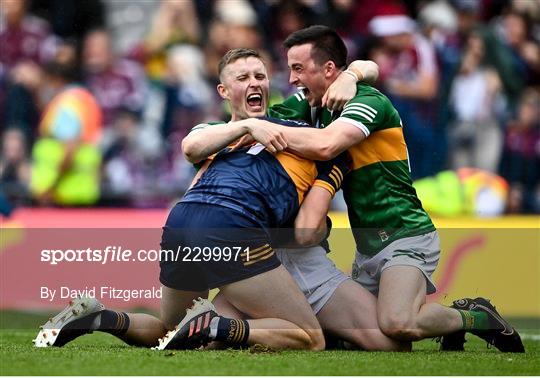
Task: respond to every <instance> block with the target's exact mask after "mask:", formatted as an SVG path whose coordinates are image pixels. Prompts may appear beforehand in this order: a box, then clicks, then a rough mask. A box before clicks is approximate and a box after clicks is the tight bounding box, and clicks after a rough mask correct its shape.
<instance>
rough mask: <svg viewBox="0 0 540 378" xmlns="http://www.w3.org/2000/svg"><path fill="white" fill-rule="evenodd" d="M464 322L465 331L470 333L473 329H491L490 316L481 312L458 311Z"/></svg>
mask: <svg viewBox="0 0 540 378" xmlns="http://www.w3.org/2000/svg"><path fill="white" fill-rule="evenodd" d="M458 311H459V313H460V315H461V320H462V321H463V329H464V330H465V331H470V330H473V329H490V328H491V327H490V325H489V320H488V316H487V314H486V313H485V312H481V311H466V310H458Z"/></svg>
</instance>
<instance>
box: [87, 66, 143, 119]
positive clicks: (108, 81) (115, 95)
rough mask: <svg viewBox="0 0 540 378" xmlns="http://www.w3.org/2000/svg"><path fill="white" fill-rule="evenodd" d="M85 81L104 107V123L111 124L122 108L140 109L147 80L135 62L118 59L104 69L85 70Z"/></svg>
mask: <svg viewBox="0 0 540 378" xmlns="http://www.w3.org/2000/svg"><path fill="white" fill-rule="evenodd" d="M85 81H86V86H87V87H88V88H89V89H90V91H91V92H92V93H93V94H94V96H96V98H97V100H98V103H99V104H100V106H101V108H102V110H103V121H104V122H103V124H104V126H106V127H107V126H110V125H111V124H112V122H113V121H114V119H115V116H116V113H117V111H118V110H120V109H122V108H124V109H125V108H127V109H129V110H132V111H142V109H143V105H144V100H145V97H146V94H147V83H146V76H145V74H144V71H143V70H142V68H141V66H140V65H139V64H138V63H136V62H133V61H129V60H119V61H117V62H116V63H114V64H113V65H112V67H110V68H108V69H107V70H105V71H103V72H99V73H87V75H86V78H85Z"/></svg>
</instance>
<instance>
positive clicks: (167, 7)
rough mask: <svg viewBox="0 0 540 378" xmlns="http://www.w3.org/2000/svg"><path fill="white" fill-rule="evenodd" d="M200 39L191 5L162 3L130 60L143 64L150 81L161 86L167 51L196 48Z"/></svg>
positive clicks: (194, 11)
mask: <svg viewBox="0 0 540 378" xmlns="http://www.w3.org/2000/svg"><path fill="white" fill-rule="evenodd" d="M116 6H118V5H116ZM200 39H201V30H200V25H199V20H198V17H197V12H196V9H195V5H194V3H193V1H171V0H167V1H162V2H161V3H160V4H159V6H158V7H157V9H156V10H155V12H154V14H153V17H152V18H151V23H150V27H149V30H148V31H147V33H146V36H144V37H143V38H142V40H141V41H140V42H139V43H138V44H136V45H135V47H134V48H133V49H132V50H131V52H130V57H134V58H136V59H137V60H138V61H141V62H144V64H145V69H146V72H147V74H148V76H149V78H150V79H151V80H157V81H159V82H161V81H163V80H164V79H165V76H166V75H167V54H168V50H169V49H170V48H171V47H173V46H175V45H177V44H193V45H195V44H198V43H199V42H200Z"/></svg>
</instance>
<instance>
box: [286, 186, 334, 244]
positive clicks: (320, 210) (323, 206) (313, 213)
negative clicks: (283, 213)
mask: <svg viewBox="0 0 540 378" xmlns="http://www.w3.org/2000/svg"><path fill="white" fill-rule="evenodd" d="M331 201H332V194H331V193H330V192H329V191H328V190H326V189H324V188H323V187H320V186H313V187H312V188H311V189H310V191H309V193H308V194H307V196H306V198H305V199H304V202H303V203H302V206H301V207H300V210H299V211H298V215H297V216H296V219H295V222H294V237H295V240H296V243H297V244H298V245H300V246H302V247H309V246H312V245H317V244H319V243H320V242H321V241H322V240H323V239H324V238H325V236H326V234H327V229H326V215H327V214H328V210H329V209H330V202H331Z"/></svg>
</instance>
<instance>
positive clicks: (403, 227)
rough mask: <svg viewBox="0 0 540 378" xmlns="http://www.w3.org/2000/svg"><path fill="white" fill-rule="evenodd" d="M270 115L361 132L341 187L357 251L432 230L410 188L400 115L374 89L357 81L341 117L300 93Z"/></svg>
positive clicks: (369, 251)
mask: <svg viewBox="0 0 540 378" xmlns="http://www.w3.org/2000/svg"><path fill="white" fill-rule="evenodd" d="M273 111H274V115H277V114H282V115H289V116H292V117H293V118H294V119H304V120H306V121H308V122H310V123H312V124H313V125H317V126H318V127H326V126H328V125H329V124H330V123H331V122H332V120H335V119H337V120H339V121H343V122H347V123H350V124H352V125H354V126H356V127H358V128H359V129H360V130H362V131H363V132H364V134H366V136H367V138H366V139H364V140H363V141H362V142H360V143H358V144H356V145H354V146H352V147H351V148H350V149H349V153H350V154H351V157H352V159H353V169H352V171H351V172H350V173H349V174H348V175H347V177H346V178H345V180H344V182H343V186H342V189H343V194H344V197H345V202H346V203H347V209H348V215H349V221H350V224H351V227H352V230H353V234H354V238H355V241H356V245H357V249H358V251H359V252H360V253H362V254H365V255H370V256H371V255H374V254H376V253H377V252H379V251H381V250H382V249H383V248H384V247H386V246H387V245H388V244H390V243H391V242H393V241H395V240H397V239H401V238H404V237H409V236H415V235H421V234H425V233H427V232H431V231H433V230H435V227H434V226H433V223H432V222H431V219H430V218H429V216H428V214H427V213H426V212H425V211H424V209H423V208H422V204H421V202H420V200H419V199H418V197H417V195H416V191H415V190H414V188H413V186H412V180H411V176H410V170H409V163H408V153H407V146H406V144H405V138H404V136H403V125H402V124H401V120H400V117H399V114H398V112H397V111H396V109H395V108H394V107H393V106H392V104H391V102H390V100H388V98H387V97H386V96H385V95H383V94H382V93H381V92H379V91H378V90H377V89H375V88H373V87H371V86H369V85H366V84H362V83H359V84H358V85H357V93H356V96H355V97H354V98H353V99H351V100H350V101H349V102H348V103H347V104H346V105H345V107H344V108H343V111H342V112H341V114H336V113H334V114H331V113H330V112H329V111H328V110H324V111H320V110H314V109H312V108H311V107H310V106H309V104H308V103H307V101H306V100H305V98H303V97H302V96H301V95H300V94H296V95H294V96H291V97H290V98H289V99H287V100H286V101H285V102H284V103H283V104H280V105H279V106H277V107H275V108H273Z"/></svg>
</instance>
